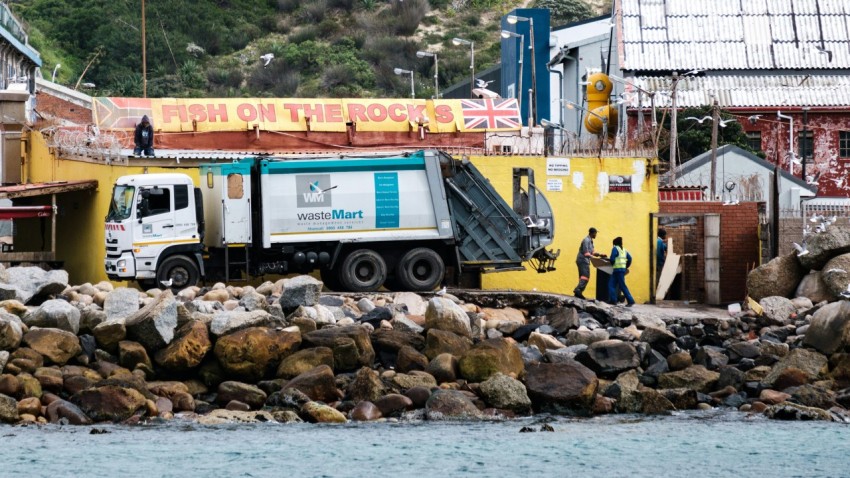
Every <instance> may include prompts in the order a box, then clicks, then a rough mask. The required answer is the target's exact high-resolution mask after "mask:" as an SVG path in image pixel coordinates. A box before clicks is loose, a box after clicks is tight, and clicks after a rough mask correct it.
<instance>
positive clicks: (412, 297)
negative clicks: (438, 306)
mask: <svg viewBox="0 0 850 478" xmlns="http://www.w3.org/2000/svg"><path fill="white" fill-rule="evenodd" d="M393 303H395V304H399V305H404V306H405V307H407V313H408V314H410V315H425V311H426V310H427V309H428V304H427V303H426V302H425V301H424V300H423V299H422V297H421V296H420V295H419V294H414V293H413V292H398V293H396V294H393Z"/></svg>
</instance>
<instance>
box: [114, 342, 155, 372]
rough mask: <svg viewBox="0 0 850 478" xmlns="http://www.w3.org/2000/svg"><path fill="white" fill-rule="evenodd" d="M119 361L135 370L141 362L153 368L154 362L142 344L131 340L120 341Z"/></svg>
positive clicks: (123, 365)
mask: <svg viewBox="0 0 850 478" xmlns="http://www.w3.org/2000/svg"><path fill="white" fill-rule="evenodd" d="M118 363H119V364H121V366H122V367H126V368H128V369H129V370H133V369H134V368H136V366H137V365H139V364H142V365H144V366H146V367H147V368H148V369H153V364H152V363H151V360H150V358H149V357H148V353H147V351H146V350H145V348H144V347H142V344H140V343H138V342H133V341H131V340H122V341H121V342H118Z"/></svg>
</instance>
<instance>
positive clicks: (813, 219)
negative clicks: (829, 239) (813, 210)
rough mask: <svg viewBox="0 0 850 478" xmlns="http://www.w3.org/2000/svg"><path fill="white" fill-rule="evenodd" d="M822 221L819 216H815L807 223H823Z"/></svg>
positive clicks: (822, 218) (821, 217)
mask: <svg viewBox="0 0 850 478" xmlns="http://www.w3.org/2000/svg"><path fill="white" fill-rule="evenodd" d="M824 219H825V218H824V217H823V216H821V215H820V214H816V215H814V216H812V217H811V218H810V219H809V222H823V220H824Z"/></svg>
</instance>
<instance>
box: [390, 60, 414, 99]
mask: <svg viewBox="0 0 850 478" xmlns="http://www.w3.org/2000/svg"><path fill="white" fill-rule="evenodd" d="M393 73H395V74H396V75H399V76H401V75H410V97H411V98H412V99H416V90H414V89H413V70H404V69H402V68H395V69H393Z"/></svg>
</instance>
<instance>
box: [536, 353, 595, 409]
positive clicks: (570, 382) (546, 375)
mask: <svg viewBox="0 0 850 478" xmlns="http://www.w3.org/2000/svg"><path fill="white" fill-rule="evenodd" d="M525 387H526V389H527V390H528V396H529V397H530V398H531V403H532V405H533V406H534V408H535V409H536V410H539V411H548V412H554V413H568V414H575V415H589V414H590V413H591V411H592V410H593V403H594V401H595V400H596V391H597V388H598V387H599V379H597V378H596V374H595V373H593V371H592V370H590V369H589V368H587V367H585V366H584V365H582V364H580V363H578V362H576V361H575V360H571V359H565V360H564V361H562V362H559V363H533V364H530V365H529V366H528V368H526V370H525Z"/></svg>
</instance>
